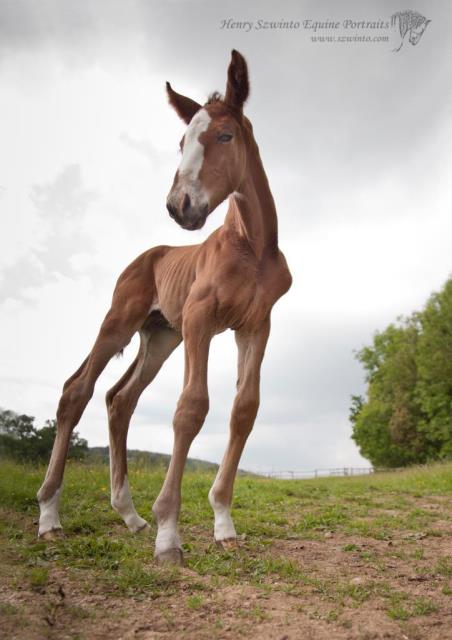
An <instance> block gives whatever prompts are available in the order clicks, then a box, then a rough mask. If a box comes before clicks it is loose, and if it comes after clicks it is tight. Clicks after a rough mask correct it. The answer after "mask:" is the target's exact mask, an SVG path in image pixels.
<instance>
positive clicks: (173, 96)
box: [166, 82, 201, 124]
mask: <svg viewBox="0 0 452 640" xmlns="http://www.w3.org/2000/svg"><path fill="white" fill-rule="evenodd" d="M166 92H167V93H168V100H169V103H170V105H171V106H172V107H173V108H174V109H175V111H176V113H177V115H178V116H179V118H182V120H183V121H184V122H185V124H189V123H190V120H191V119H192V118H193V116H194V115H195V113H196V112H197V111H199V110H200V109H201V105H200V104H198V103H197V102H195V101H194V100H192V99H191V98H187V97H186V96H182V95H181V94H180V93H176V92H175V91H173V89H172V87H171V85H170V83H169V82H167V83H166Z"/></svg>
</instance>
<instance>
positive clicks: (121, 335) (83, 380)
mask: <svg viewBox="0 0 452 640" xmlns="http://www.w3.org/2000/svg"><path fill="white" fill-rule="evenodd" d="M145 293H146V292H145ZM121 294H122V290H121V288H119V290H117V292H116V294H115V297H114V298H113V304H112V308H111V309H110V311H109V312H108V314H107V316H106V317H105V320H104V322H103V323H102V326H101V329H100V332H99V335H98V337H97V339H96V342H95V343H94V347H93V349H92V351H91V353H90V355H89V356H88V358H87V359H86V360H85V362H84V363H83V364H82V366H81V367H80V368H79V369H78V370H77V371H76V372H75V374H73V375H72V376H71V377H70V378H69V379H68V380H67V382H66V384H65V385H64V387H63V394H62V396H61V399H60V402H59V405H58V410H57V434H56V438H55V442H54V445H53V450H52V456H51V458H50V463H49V467H48V469H47V473H46V477H45V480H44V483H43V485H42V487H41V488H40V490H39V491H38V496H37V497H38V502H39V507H40V512H41V513H40V518H39V531H38V535H39V536H41V537H44V538H51V537H53V532H54V531H57V530H59V529H61V524H60V520H59V516H58V502H59V497H60V491H61V483H62V479H63V473H64V466H65V463H66V457H67V452H68V448H69V442H70V438H71V433H72V431H73V429H74V427H75V426H76V425H77V423H78V422H79V420H80V418H81V416H82V414H83V411H84V410H85V407H86V405H87V404H88V402H89V400H90V398H91V396H92V395H93V391H94V384H95V382H96V380H97V378H98V377H99V375H100V374H101V373H102V371H103V370H104V368H105V366H106V365H107V363H108V361H109V360H110V359H111V357H112V356H113V355H115V354H116V353H118V351H120V350H121V349H122V348H123V347H124V346H125V345H127V344H128V343H129V341H130V339H131V337H132V336H133V334H134V333H135V332H136V331H137V330H138V329H139V327H140V326H141V325H142V324H143V321H144V319H145V318H146V315H147V312H148V309H149V300H148V297H149V296H144V295H143V296H140V298H138V296H136V297H135V298H133V297H132V296H130V295H129V298H128V300H127V302H126V301H124V298H123V297H122V295H121Z"/></svg>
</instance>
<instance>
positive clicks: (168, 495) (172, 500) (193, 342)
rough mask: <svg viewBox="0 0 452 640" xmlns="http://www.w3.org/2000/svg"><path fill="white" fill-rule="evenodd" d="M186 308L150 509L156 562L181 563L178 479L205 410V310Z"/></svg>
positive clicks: (208, 327) (208, 326) (209, 329)
mask: <svg viewBox="0 0 452 640" xmlns="http://www.w3.org/2000/svg"><path fill="white" fill-rule="evenodd" d="M191 311H193V310H190V311H189V312H187V316H188V319H187V320H186V321H185V320H184V326H183V337H184V342H185V378H184V390H183V392H182V395H181V396H180V398H179V402H178V404H177V409H176V413H175V414H174V419H173V429H174V446H173V455H172V457H171V462H170V465H169V468H168V472H167V474H166V478H165V482H164V483H163V487H162V490H161V491H160V494H159V496H158V498H157V500H156V501H155V503H154V505H153V507H152V511H153V513H154V516H155V518H156V520H157V526H158V530H157V538H156V541H155V557H156V559H157V561H158V562H162V563H163V562H170V563H174V564H182V562H183V554H182V547H181V542H180V538H179V533H178V529H177V522H178V519H179V511H180V502H181V483H182V475H183V472H184V467H185V462H186V459H187V455H188V452H189V449H190V446H191V443H192V441H193V439H194V437H195V436H196V435H197V434H198V432H199V431H200V429H201V427H202V425H203V423H204V420H205V418H206V415H207V412H208V410H209V396H208V390H207V360H208V356H209V346H210V341H211V338H212V335H213V332H212V326H211V324H210V323H209V319H208V314H207V313H206V310H205V309H203V308H201V307H199V308H198V309H196V310H195V311H193V313H192V312H191Z"/></svg>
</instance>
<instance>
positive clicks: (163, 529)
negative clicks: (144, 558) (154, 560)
mask: <svg viewBox="0 0 452 640" xmlns="http://www.w3.org/2000/svg"><path fill="white" fill-rule="evenodd" d="M181 548H182V546H181V542H180V538H179V534H178V532H177V522H176V520H166V521H164V522H162V523H161V524H159V525H158V530H157V537H156V539H155V555H156V556H157V555H159V554H160V553H163V552H165V551H169V550H170V549H181Z"/></svg>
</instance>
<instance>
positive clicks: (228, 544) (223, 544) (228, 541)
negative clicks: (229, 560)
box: [215, 538, 239, 551]
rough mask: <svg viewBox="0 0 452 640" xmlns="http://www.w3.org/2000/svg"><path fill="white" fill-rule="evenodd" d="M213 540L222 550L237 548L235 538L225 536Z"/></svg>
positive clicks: (237, 544) (234, 549)
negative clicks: (222, 538)
mask: <svg viewBox="0 0 452 640" xmlns="http://www.w3.org/2000/svg"><path fill="white" fill-rule="evenodd" d="M215 542H216V543H217V545H218V546H219V547H220V548H221V549H223V550H224V551H236V550H237V549H238V548H239V543H238V542H237V538H225V539H224V540H215Z"/></svg>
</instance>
